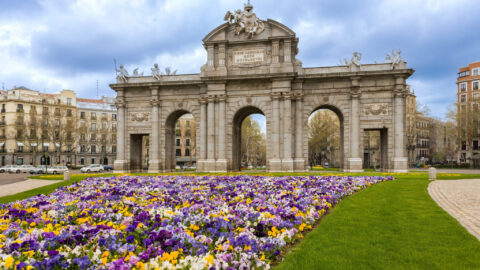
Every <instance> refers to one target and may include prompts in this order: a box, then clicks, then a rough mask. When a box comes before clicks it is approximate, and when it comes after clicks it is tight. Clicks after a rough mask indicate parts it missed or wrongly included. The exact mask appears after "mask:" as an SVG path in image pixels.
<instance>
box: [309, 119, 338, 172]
mask: <svg viewBox="0 0 480 270" xmlns="http://www.w3.org/2000/svg"><path fill="white" fill-rule="evenodd" d="M308 126H309V140H308V149H309V152H308V160H309V163H310V165H311V166H313V165H318V164H322V162H325V161H327V160H328V161H330V162H332V161H333V162H334V161H335V159H336V157H337V153H338V152H339V149H340V121H339V119H338V117H337V115H336V114H335V113H334V112H332V111H330V110H318V111H316V112H314V113H313V115H312V116H310V119H309V122H308Z"/></svg>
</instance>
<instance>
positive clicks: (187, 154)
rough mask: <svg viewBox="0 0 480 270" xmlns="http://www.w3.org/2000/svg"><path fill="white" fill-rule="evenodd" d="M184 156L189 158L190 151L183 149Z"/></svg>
mask: <svg viewBox="0 0 480 270" xmlns="http://www.w3.org/2000/svg"><path fill="white" fill-rule="evenodd" d="M185 156H187V157H189V156H190V149H185Z"/></svg>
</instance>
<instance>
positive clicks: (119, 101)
mask: <svg viewBox="0 0 480 270" xmlns="http://www.w3.org/2000/svg"><path fill="white" fill-rule="evenodd" d="M126 105H127V104H126V103H125V100H123V98H118V97H117V98H116V99H115V106H116V107H117V108H125V107H126Z"/></svg>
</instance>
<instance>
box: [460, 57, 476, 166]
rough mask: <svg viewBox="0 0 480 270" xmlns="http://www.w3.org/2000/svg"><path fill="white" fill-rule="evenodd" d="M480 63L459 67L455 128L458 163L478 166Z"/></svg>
mask: <svg viewBox="0 0 480 270" xmlns="http://www.w3.org/2000/svg"><path fill="white" fill-rule="evenodd" d="M479 103H480V62H474V63H471V64H469V65H468V66H466V67H461V68H460V70H459V72H458V78H457V106H458V107H457V126H458V133H459V134H458V137H459V142H460V145H459V149H460V151H459V160H460V163H468V164H470V165H472V166H475V167H478V166H480V162H479V160H480V147H479V141H480V132H479V128H480V126H479V123H480V121H479V120H480V112H479Z"/></svg>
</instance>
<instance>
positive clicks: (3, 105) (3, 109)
mask: <svg viewBox="0 0 480 270" xmlns="http://www.w3.org/2000/svg"><path fill="white" fill-rule="evenodd" d="M3 112H5V104H2V113H3Z"/></svg>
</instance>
